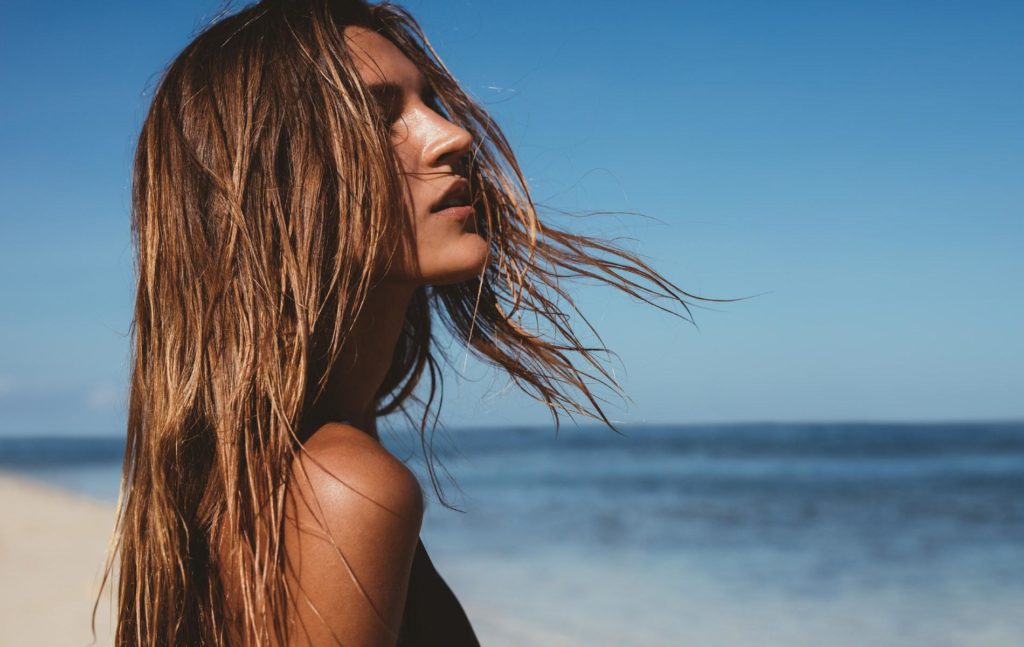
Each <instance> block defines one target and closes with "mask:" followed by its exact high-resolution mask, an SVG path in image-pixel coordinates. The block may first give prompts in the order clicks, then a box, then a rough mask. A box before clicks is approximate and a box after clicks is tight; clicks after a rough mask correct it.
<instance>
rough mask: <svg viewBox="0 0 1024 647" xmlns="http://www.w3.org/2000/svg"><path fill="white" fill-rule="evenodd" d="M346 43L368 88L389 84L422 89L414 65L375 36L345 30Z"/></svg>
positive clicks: (360, 29)
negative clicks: (378, 84)
mask: <svg viewBox="0 0 1024 647" xmlns="http://www.w3.org/2000/svg"><path fill="white" fill-rule="evenodd" d="M345 40H346V42H347V43H348V46H349V51H350V52H351V53H352V57H353V59H355V63H356V68H357V69H358V70H359V75H360V76H361V77H362V79H363V82H365V83H366V84H367V85H373V84H376V83H389V84H396V85H400V86H402V87H406V88H419V87H420V86H421V85H422V81H423V78H422V75H421V74H420V71H419V69H418V68H417V67H416V64H415V63H413V62H412V61H410V60H409V58H408V57H407V56H406V55H405V54H403V53H402V50H400V49H398V47H396V46H395V44H394V43H392V42H391V41H389V40H388V39H387V38H384V37H383V36H381V35H380V34H378V33H377V32H375V31H373V30H371V29H367V28H366V27H361V26H358V25H349V26H348V27H345Z"/></svg>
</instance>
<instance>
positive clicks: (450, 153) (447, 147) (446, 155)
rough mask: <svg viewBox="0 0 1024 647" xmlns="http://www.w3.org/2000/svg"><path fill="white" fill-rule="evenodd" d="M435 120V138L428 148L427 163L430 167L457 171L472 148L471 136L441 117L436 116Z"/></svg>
mask: <svg viewBox="0 0 1024 647" xmlns="http://www.w3.org/2000/svg"><path fill="white" fill-rule="evenodd" d="M435 119H436V120H437V121H436V123H437V131H436V132H437V136H436V137H435V138H434V140H433V141H432V142H431V145H430V146H429V148H428V151H427V163H428V164H429V165H430V166H431V167H436V166H446V165H447V166H450V167H452V169H459V168H460V166H461V165H462V164H463V163H464V162H465V161H466V156H467V155H468V154H469V151H470V149H471V147H472V146H473V135H471V134H470V133H469V131H467V130H466V129H465V128H462V127H461V126H458V125H456V124H453V123H452V122H450V121H448V120H447V119H445V118H444V117H443V116H442V115H437V116H436V117H435Z"/></svg>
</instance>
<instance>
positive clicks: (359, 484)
mask: <svg viewBox="0 0 1024 647" xmlns="http://www.w3.org/2000/svg"><path fill="white" fill-rule="evenodd" d="M291 486H292V487H290V488H289V489H290V492H291V494H292V496H291V497H290V499H289V508H288V509H289V510H290V512H289V515H288V519H287V521H288V522H289V523H286V526H285V549H286V553H287V558H288V561H289V567H290V569H289V570H290V572H291V577H292V578H294V579H295V580H297V584H298V587H297V589H298V591H299V594H298V596H297V598H298V599H297V601H295V603H294V615H293V618H292V620H293V632H294V634H296V635H295V636H294V637H295V642H294V643H292V644H295V645H307V644H308V645H329V644H346V645H348V644H353V645H394V644H395V640H396V638H397V634H398V629H399V625H400V623H401V618H402V612H403V609H404V605H405V597H406V592H407V590H408V579H409V572H410V569H411V567H412V561H413V557H414V555H415V552H416V547H417V543H418V541H419V531H420V524H421V521H422V515H423V493H422V490H421V488H420V486H419V483H418V481H417V480H416V477H415V475H414V474H413V473H412V472H411V471H410V470H409V468H408V467H406V466H405V465H404V464H403V463H402V462H401V461H399V460H398V459H396V458H395V457H394V456H392V455H391V454H390V453H389V452H388V451H387V449H385V448H384V447H383V446H381V445H380V443H378V442H377V441H376V440H375V439H374V438H372V437H371V436H369V435H368V434H366V433H364V432H362V431H360V430H358V429H356V428H354V427H351V426H349V425H344V424H340V423H331V424H328V425H325V426H324V427H322V428H320V429H319V430H317V432H316V433H315V434H313V436H311V437H310V438H309V439H308V440H307V441H306V443H305V445H304V451H300V453H299V454H298V456H297V457H296V459H295V462H294V464H293V472H292V481H291Z"/></svg>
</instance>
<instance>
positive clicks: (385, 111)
mask: <svg viewBox="0 0 1024 647" xmlns="http://www.w3.org/2000/svg"><path fill="white" fill-rule="evenodd" d="M370 95H371V96H372V97H373V101H374V103H375V104H376V105H377V110H378V114H379V115H380V117H381V119H382V120H383V121H384V122H385V123H388V124H393V123H395V122H396V121H398V118H399V117H401V116H402V108H403V107H404V101H403V93H402V88H401V87H399V86H397V85H395V84H393V83H376V84H374V85H371V86H370Z"/></svg>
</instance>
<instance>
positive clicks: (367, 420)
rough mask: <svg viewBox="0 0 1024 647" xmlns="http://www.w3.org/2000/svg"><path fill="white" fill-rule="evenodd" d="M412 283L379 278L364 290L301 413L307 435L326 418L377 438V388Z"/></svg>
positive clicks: (392, 351) (399, 328)
mask: <svg viewBox="0 0 1024 647" xmlns="http://www.w3.org/2000/svg"><path fill="white" fill-rule="evenodd" d="M414 291H415V286H414V285H410V284H408V283H382V284H379V285H377V286H375V287H374V288H373V289H372V290H371V291H370V293H369V295H368V296H367V299H366V303H365V304H364V305H363V309H362V311H361V312H360V313H359V316H358V317H357V319H356V321H355V325H354V326H353V329H352V331H351V332H350V333H349V335H348V337H347V339H346V340H345V345H344V347H343V348H342V352H341V354H340V356H339V357H338V361H337V362H336V363H335V365H334V367H333V368H332V369H331V373H330V375H329V376H328V379H327V386H326V388H325V389H324V392H323V394H322V395H321V396H320V399H319V401H318V402H317V403H316V404H315V405H313V407H312V410H311V411H310V412H309V415H308V416H307V417H306V418H307V420H309V421H311V423H312V424H311V427H312V428H310V429H308V430H307V432H306V434H307V435H311V434H312V433H314V432H315V431H316V430H317V429H319V428H320V427H321V426H322V425H324V424H326V423H328V422H342V421H344V422H347V423H348V424H351V425H353V426H354V427H356V428H358V429H360V430H362V431H364V432H366V433H368V434H370V435H371V436H373V437H374V438H377V420H376V409H377V404H378V402H377V397H376V396H377V391H378V390H379V389H380V387H381V385H382V384H383V382H384V378H385V377H387V373H388V369H389V368H390V367H391V361H392V359H393V358H394V355H395V347H396V346H397V345H398V337H399V335H400V334H401V332H402V325H403V323H404V322H405V313H406V310H407V309H408V307H409V302H410V300H411V299H412V295H413V292H414Z"/></svg>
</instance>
